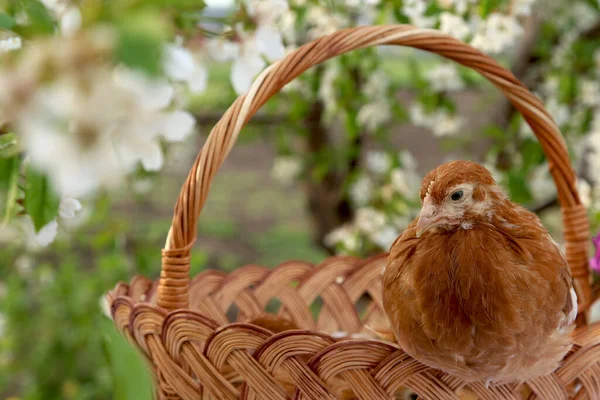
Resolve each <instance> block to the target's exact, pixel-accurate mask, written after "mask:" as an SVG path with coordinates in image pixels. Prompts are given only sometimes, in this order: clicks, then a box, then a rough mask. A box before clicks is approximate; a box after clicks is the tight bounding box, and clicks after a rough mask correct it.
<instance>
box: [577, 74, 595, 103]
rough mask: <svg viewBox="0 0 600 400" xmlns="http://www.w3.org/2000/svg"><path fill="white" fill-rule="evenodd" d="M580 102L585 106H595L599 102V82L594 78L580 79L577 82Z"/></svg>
mask: <svg viewBox="0 0 600 400" xmlns="http://www.w3.org/2000/svg"><path fill="white" fill-rule="evenodd" d="M579 92H580V96H579V98H580V99H581V102H582V103H583V104H585V105H587V106H596V105H598V104H599V103H600V83H598V81H596V80H591V79H581V81H580V83H579Z"/></svg>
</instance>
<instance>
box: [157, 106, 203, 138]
mask: <svg viewBox="0 0 600 400" xmlns="http://www.w3.org/2000/svg"><path fill="white" fill-rule="evenodd" d="M163 124H164V125H163V129H162V134H163V136H164V137H165V139H167V140H168V141H169V142H181V141H183V139H185V138H186V137H188V136H189V135H190V133H192V131H193V130H194V126H195V125H196V120H195V119H194V117H193V116H192V114H190V113H188V112H186V111H181V110H177V111H173V112H171V113H168V114H166V115H165V118H164V122H163Z"/></svg>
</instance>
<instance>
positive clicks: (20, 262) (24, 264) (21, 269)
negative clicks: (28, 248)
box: [14, 255, 33, 279]
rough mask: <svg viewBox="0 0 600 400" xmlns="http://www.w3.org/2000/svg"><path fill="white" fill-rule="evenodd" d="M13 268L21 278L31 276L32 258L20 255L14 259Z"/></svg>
mask: <svg viewBox="0 0 600 400" xmlns="http://www.w3.org/2000/svg"><path fill="white" fill-rule="evenodd" d="M14 265H15V268H16V270H17V273H18V274H19V276H20V277H21V278H22V279H27V278H29V277H31V275H32V273H33V260H32V259H31V257H30V256H28V255H22V256H20V257H19V258H17V259H16V260H15V264H14Z"/></svg>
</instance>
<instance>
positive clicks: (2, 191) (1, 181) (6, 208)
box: [0, 156, 21, 222]
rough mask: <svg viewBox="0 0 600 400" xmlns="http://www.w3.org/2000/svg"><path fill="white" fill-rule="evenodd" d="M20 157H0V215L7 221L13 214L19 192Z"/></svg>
mask: <svg viewBox="0 0 600 400" xmlns="http://www.w3.org/2000/svg"><path fill="white" fill-rule="evenodd" d="M20 166H21V158H20V157H18V156H13V157H10V158H0V217H1V218H2V220H3V221H4V222H8V221H9V220H10V219H11V218H12V217H13V216H14V214H15V209H16V206H17V196H18V194H19V186H18V183H19V167H20Z"/></svg>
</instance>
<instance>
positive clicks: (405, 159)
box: [398, 150, 418, 171]
mask: <svg viewBox="0 0 600 400" xmlns="http://www.w3.org/2000/svg"><path fill="white" fill-rule="evenodd" d="M398 160H400V164H401V165H402V167H403V168H404V169H408V170H411V171H414V170H416V169H417V165H418V163H417V160H416V159H415V157H414V156H413V155H412V153H411V152H410V151H408V150H402V151H400V152H399V153H398Z"/></svg>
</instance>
